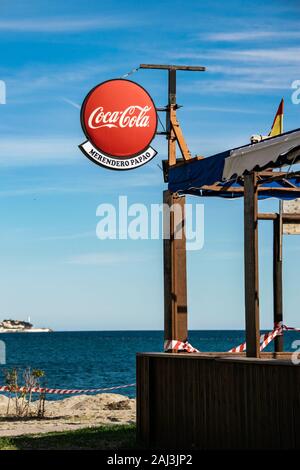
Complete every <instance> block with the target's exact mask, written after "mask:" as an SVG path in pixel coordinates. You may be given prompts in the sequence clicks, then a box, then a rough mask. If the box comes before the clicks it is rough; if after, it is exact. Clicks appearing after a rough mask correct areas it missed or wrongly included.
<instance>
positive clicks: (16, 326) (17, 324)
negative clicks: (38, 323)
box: [0, 320, 52, 333]
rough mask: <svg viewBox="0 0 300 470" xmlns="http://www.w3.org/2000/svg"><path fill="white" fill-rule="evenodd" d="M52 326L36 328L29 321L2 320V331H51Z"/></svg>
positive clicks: (0, 323)
mask: <svg viewBox="0 0 300 470" xmlns="http://www.w3.org/2000/svg"><path fill="white" fill-rule="evenodd" d="M51 332H52V330H51V328H34V326H33V325H32V323H30V322H29V321H28V322H26V321H22V320H3V321H2V322H0V333H51Z"/></svg>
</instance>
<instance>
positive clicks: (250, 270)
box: [244, 172, 260, 357]
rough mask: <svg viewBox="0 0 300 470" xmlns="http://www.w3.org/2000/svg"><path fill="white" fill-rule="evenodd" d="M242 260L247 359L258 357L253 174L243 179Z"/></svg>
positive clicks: (257, 283) (256, 227) (255, 196)
mask: <svg viewBox="0 0 300 470" xmlns="http://www.w3.org/2000/svg"><path fill="white" fill-rule="evenodd" d="M244 260H245V315H246V343H247V350H246V354H247V356H248V357H259V355H260V343H259V337H260V331H259V280H258V219H257V175H256V173H255V172H252V173H250V174H249V175H246V176H245V178H244Z"/></svg>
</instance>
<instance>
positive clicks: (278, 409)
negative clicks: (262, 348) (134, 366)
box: [137, 353, 300, 450]
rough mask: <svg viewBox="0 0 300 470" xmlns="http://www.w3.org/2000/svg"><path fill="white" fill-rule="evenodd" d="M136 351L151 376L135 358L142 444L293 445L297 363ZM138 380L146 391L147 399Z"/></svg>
mask: <svg viewBox="0 0 300 470" xmlns="http://www.w3.org/2000/svg"><path fill="white" fill-rule="evenodd" d="M139 356H141V358H142V359H150V361H151V374H148V373H146V374H144V375H143V370H144V367H145V366H146V368H147V367H148V366H147V362H144V361H143V360H142V361H139V374H138V391H139V393H138V395H137V401H138V403H137V407H138V410H139V412H138V434H140V432H141V429H144V430H145V429H148V432H147V433H146V434H145V435H146V437H147V436H149V437H150V440H149V441H147V442H144V444H145V445H147V446H148V448H151V447H153V446H156V447H158V448H160V449H192V448H194V449H231V450H234V449H262V448H264V449H277V450H278V449H299V448H300V447H299V446H300V439H299V432H298V427H299V426H298V425H299V422H300V398H299V385H300V368H299V367H295V366H294V365H291V363H290V362H288V361H285V362H284V361H270V360H268V361H264V360H254V359H253V360H252V361H248V360H247V359H244V360H241V361H239V362H235V361H228V360H226V359H221V360H220V359H218V358H213V357H204V356H203V357H201V356H198V355H193V354H191V355H189V360H185V358H186V355H184V354H178V355H175V354H169V355H159V354H156V355H154V354H148V353H146V354H140V355H139ZM139 380H142V381H143V385H142V386H143V389H144V390H145V392H146V391H147V390H151V400H150V401H149V395H148V396H147V395H146V396H143V394H142V393H141V391H142V387H141V386H139ZM147 393H148V392H146V394H147ZM144 400H146V402H147V403H148V404H149V403H150V406H151V409H150V408H149V407H148V406H145V402H144ZM149 410H150V418H149ZM143 416H144V417H145V421H146V426H145V425H144V426H141V423H142V422H143ZM139 437H140V435H139Z"/></svg>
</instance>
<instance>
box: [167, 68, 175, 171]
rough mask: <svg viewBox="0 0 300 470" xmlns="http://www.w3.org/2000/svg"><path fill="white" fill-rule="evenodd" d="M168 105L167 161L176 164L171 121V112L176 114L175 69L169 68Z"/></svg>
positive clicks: (170, 164)
mask: <svg viewBox="0 0 300 470" xmlns="http://www.w3.org/2000/svg"><path fill="white" fill-rule="evenodd" d="M168 75H169V76H168V107H169V111H168V112H167V114H166V129H167V132H168V161H169V166H172V165H176V136H175V132H174V129H173V126H172V123H171V113H173V112H175V116H176V70H169V74H168Z"/></svg>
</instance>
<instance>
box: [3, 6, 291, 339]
mask: <svg viewBox="0 0 300 470" xmlns="http://www.w3.org/2000/svg"><path fill="white" fill-rule="evenodd" d="M25 3H26V4H25ZM299 13H300V8H299V6H297V2H296V1H288V0H287V1H285V2H284V3H283V2H281V1H279V0H273V1H269V0H267V1H265V2H264V3H263V4H262V3H261V2H259V1H258V0H254V1H251V2H250V1H249V2H247V1H246V2H245V1H242V0H228V2H217V1H206V2H201V1H185V2H183V1H176V0H173V1H160V2H157V1H149V2H146V4H145V2H138V1H134V0H127V1H126V2H125V1H110V0H106V1H105V2H104V1H103V2H99V1H96V0H87V1H86V2H81V1H74V0H72V1H71V0H64V1H63V2H62V1H57V0H53V1H51V2H49V1H44V0H39V1H37V0H36V1H35V0H29V1H27V2H23V1H19V0H15V1H13V2H12V1H11V0H10V1H6V0H1V18H0V57H1V61H0V80H4V81H5V82H6V85H7V104H6V105H0V175H1V186H0V213H1V231H0V256H1V265H0V282H1V299H0V316H4V317H14V318H26V317H27V315H31V319H32V320H33V322H34V323H35V324H36V325H39V326H51V327H53V328H55V329H63V330H76V329H98V330H101V329H162V328H163V291H162V286H163V280H162V247H161V242H160V241H155V240H154V241H151V240H149V241H142V240H141V241H130V240H129V241H126V240H122V241H114V240H107V241H100V240H98V239H97V238H96V235H95V229H96V224H97V221H98V220H97V218H96V208H97V206H98V204H100V203H102V202H116V201H117V199H118V196H119V195H124V194H125V195H128V198H129V202H133V203H134V202H143V203H145V204H151V203H155V202H160V201H161V196H162V194H161V193H162V190H163V188H164V184H163V182H162V175H161V171H160V169H159V168H158V166H157V163H159V161H160V160H161V159H163V158H165V157H166V143H165V141H164V139H163V138H161V137H157V138H156V139H155V142H154V144H153V146H154V147H155V148H156V149H157V150H158V151H159V155H158V157H156V159H155V160H153V161H152V162H151V163H150V164H148V165H146V166H144V167H142V168H140V169H137V170H134V171H131V172H126V173H125V174H120V173H119V172H111V171H108V170H105V169H103V168H100V167H98V166H96V165H94V164H92V163H91V162H90V161H89V160H88V159H86V158H85V157H84V156H83V155H82V154H81V152H80V151H79V150H78V148H77V145H78V144H79V143H81V142H82V141H83V133H82V130H81V127H80V121H79V109H78V106H77V105H78V104H81V102H82V100H83V98H84V97H85V95H86V94H87V92H88V91H89V90H90V89H91V88H92V87H93V86H95V85H96V84H97V83H99V82H101V81H103V80H107V79H110V78H116V77H120V76H122V75H124V74H125V73H126V72H128V71H129V70H131V69H132V68H134V67H136V66H137V65H139V64H140V63H177V64H190V65H204V66H206V67H207V72H205V73H199V74H195V73H183V72H182V73H178V83H177V89H178V102H179V103H180V104H183V105H184V107H183V108H182V109H181V110H180V112H179V119H180V121H181V123H182V128H183V130H184V133H185V136H186V139H187V142H188V144H189V146H190V149H191V151H192V153H194V154H195V153H198V154H202V155H206V156H208V155H211V154H214V153H216V152H218V151H222V150H225V149H226V148H231V147H233V146H238V145H243V144H245V143H247V142H248V141H249V136H250V135H251V134H254V133H265V132H268V131H269V129H270V126H271V122H272V119H273V115H274V113H275V111H276V108H277V106H278V103H279V101H280V99H281V98H282V97H284V98H285V104H286V106H285V130H290V129H293V128H297V127H300V119H299V111H300V105H298V106H297V105H294V104H292V101H291V94H292V90H291V83H292V82H293V81H294V80H297V79H298V80H299V79H300V32H299ZM130 78H131V79H133V80H136V81H137V82H138V83H140V84H141V85H143V86H144V87H146V89H147V90H148V91H149V92H150V94H151V95H152V97H153V99H154V101H155V103H156V104H157V106H163V105H165V104H166V91H167V88H166V78H167V77H166V73H165V72H156V71H147V72H146V71H142V70H140V71H138V72H137V73H135V74H134V75H132V76H131V77H130ZM200 202H202V203H203V204H204V205H205V245H204V248H203V249H202V250H201V251H199V252H196V253H195V252H194V253H189V254H188V280H189V308H190V315H189V326H190V328H193V329H209V328H216V329H222V328H228V329H230V328H241V329H242V328H244V304H243V296H244V291H243V219H242V217H243V210H242V201H222V200H219V199H213V200H212V199H210V200H202V201H200ZM277 206H278V203H277V201H268V202H265V203H263V204H262V210H273V209H276V208H277ZM260 242H261V243H260V255H261V272H260V281H261V325H262V327H264V328H270V327H271V325H272V290H271V287H272V271H271V267H272V260H271V246H272V233H271V226H270V224H268V223H266V222H264V223H262V224H261V230H260ZM299 250H300V248H299V238H298V237H286V238H285V241H284V255H285V267H284V283H285V300H284V304H285V315H286V323H287V324H290V325H296V326H299V314H298V311H297V305H298V302H299V300H298V299H297V291H296V285H297V279H298V278H297V276H298V275H299V268H298V266H299V264H298V263H299V261H298V256H299Z"/></svg>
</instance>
